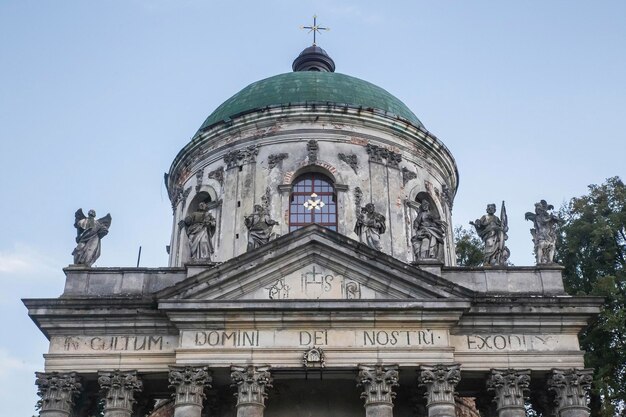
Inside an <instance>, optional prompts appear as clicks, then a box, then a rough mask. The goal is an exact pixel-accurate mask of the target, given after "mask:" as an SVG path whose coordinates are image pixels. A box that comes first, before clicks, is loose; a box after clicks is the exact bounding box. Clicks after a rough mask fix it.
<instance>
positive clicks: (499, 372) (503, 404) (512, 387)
mask: <svg viewBox="0 0 626 417" xmlns="http://www.w3.org/2000/svg"><path fill="white" fill-rule="evenodd" d="M529 386H530V370H528V369H525V370H516V369H492V370H491V375H489V379H487V390H488V391H491V392H493V393H494V400H493V401H494V402H495V403H496V407H497V409H498V410H500V409H501V408H522V409H523V408H524V400H525V399H526V397H527V396H528V392H529V388H528V387H529Z"/></svg>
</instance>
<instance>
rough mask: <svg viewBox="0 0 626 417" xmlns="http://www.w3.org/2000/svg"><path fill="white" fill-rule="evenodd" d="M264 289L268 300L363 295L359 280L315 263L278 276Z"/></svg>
mask: <svg viewBox="0 0 626 417" xmlns="http://www.w3.org/2000/svg"><path fill="white" fill-rule="evenodd" d="M264 290H265V291H267V292H266V293H265V294H266V296H267V297H268V298H269V299H270V300H282V299H297V298H304V299H343V300H358V299H361V298H362V297H363V288H362V287H361V284H360V283H359V282H357V281H355V280H353V279H350V278H347V277H345V276H344V275H341V274H336V273H334V272H332V271H327V270H325V269H324V268H320V267H319V266H316V265H313V266H310V267H308V268H305V269H304V270H302V271H300V272H299V273H298V272H295V273H292V274H289V275H287V276H284V277H282V278H279V279H277V280H275V281H273V282H272V283H271V285H270V286H268V287H265V288H264ZM368 291H371V290H368Z"/></svg>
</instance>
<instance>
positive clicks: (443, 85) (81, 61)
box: [0, 0, 626, 417]
mask: <svg viewBox="0 0 626 417" xmlns="http://www.w3.org/2000/svg"><path fill="white" fill-rule="evenodd" d="M314 13H317V14H318V16H319V21H320V23H322V24H324V25H326V26H330V27H331V29H332V30H331V31H330V32H328V33H324V34H322V35H321V37H320V39H319V44H320V45H321V46H322V47H323V48H325V49H326V50H327V51H328V52H329V53H330V55H331V56H332V57H333V58H334V60H335V62H336V64H337V71H338V72H342V73H346V74H350V75H352V76H356V77H359V78H362V79H365V80H368V81H370V82H373V83H375V84H377V85H379V86H381V87H383V88H385V89H387V90H388V91H389V92H391V93H392V94H394V95H396V96H397V97H399V98H400V99H401V100H403V101H404V102H405V103H406V104H407V105H408V106H409V107H410V108H411V109H412V110H413V111H414V112H415V114H417V116H418V117H419V118H420V119H421V120H422V122H423V123H424V124H425V126H426V128H427V129H429V130H430V131H431V132H432V133H433V134H435V135H436V136H438V137H439V138H440V139H441V140H442V141H443V142H444V143H445V144H446V145H447V146H448V147H449V148H450V150H451V151H452V153H453V155H454V156H455V158H456V161H457V164H458V167H459V172H460V178H461V180H460V188H459V192H458V194H457V197H456V202H455V206H454V211H453V216H454V221H455V224H463V225H467V222H468V221H470V220H473V219H475V218H476V217H479V216H480V215H482V214H483V212H484V209H485V206H486V204H487V203H490V202H496V203H498V204H499V203H500V201H502V200H506V202H507V208H508V213H509V216H510V218H511V223H510V227H511V230H510V232H509V236H510V238H509V247H510V248H511V252H512V256H511V260H512V261H513V263H515V264H516V265H531V264H532V263H533V257H532V243H531V240H530V234H529V231H528V229H529V228H530V223H528V222H524V220H523V214H524V212H526V211H528V210H531V209H532V208H533V204H534V203H535V202H536V201H538V200H539V199H542V198H544V199H546V200H548V202H550V203H553V204H555V205H556V206H560V205H561V204H562V203H563V202H564V201H566V200H568V199H569V198H571V197H573V196H578V195H582V194H584V193H585V192H586V186H587V185H588V184H590V183H601V182H602V181H604V179H605V178H607V177H609V176H614V175H619V176H621V177H622V178H624V177H626V164H625V163H624V162H625V154H626V152H625V151H626V145H625V144H624V136H625V133H624V130H625V129H624V122H625V121H626V2H624V1H599V2H589V1H572V0H561V1H549V2H547V1H539V0H533V1H523V2H522V1H519V2H510V1H509V2H502V1H495V0H494V1H447V0H441V1H428V2H425V1H396V2H390V1H385V2H383V1H362V0H358V1H357V0H352V1H337V0H317V1H298V2H294V1H287V0H283V1H279V0H265V1H246V2H236V1H229V2H226V1H201V0H176V1H175V0H110V1H70V0H65V1H62V2H60V1H32V0H15V1H13V0H0V181H1V185H2V188H1V190H2V198H1V201H2V204H1V205H0V284H1V285H2V291H0V320H1V323H0V324H1V325H2V329H3V331H2V336H0V403H2V404H3V408H2V410H0V417H4V416H6V417H9V416H11V417H13V416H18V415H19V416H30V415H32V414H33V413H34V411H33V405H34V403H35V401H36V398H35V395H34V392H35V388H34V376H33V372H34V371H35V370H42V368H43V359H42V355H41V354H42V353H43V352H44V351H45V350H46V347H47V342H46V340H45V338H44V337H43V335H41V334H40V332H39V330H37V329H36V327H35V326H34V324H33V323H32V322H31V321H30V319H29V318H28V317H27V315H26V310H25V308H24V307H23V305H22V304H21V302H20V298H22V297H56V296H58V295H59V294H60V293H61V291H62V288H63V282H64V275H63V272H62V270H61V268H62V267H64V266H66V265H67V264H69V263H70V262H71V260H72V258H71V255H70V253H71V251H72V249H73V245H74V241H73V239H74V234H75V231H74V228H73V227H72V224H73V213H74V211H75V210H76V209H77V208H79V207H82V208H84V209H85V210H88V209H90V208H95V209H96V210H97V212H98V214H99V215H104V214H106V212H111V214H112V216H113V224H112V227H111V233H110V234H109V235H108V236H107V237H106V238H105V240H104V241H103V255H102V257H101V258H100V260H99V261H98V262H97V264H98V265H99V266H132V265H133V264H134V263H135V260H136V256H137V248H138V246H139V245H142V246H143V257H142V265H143V266H164V265H166V264H167V257H166V253H165V245H167V244H168V243H169V234H170V229H171V209H170V203H169V201H168V199H167V196H166V192H165V189H164V187H163V172H165V171H167V170H168V168H169V165H170V163H171V161H172V159H173V158H174V156H175V155H176V153H177V152H178V151H179V150H180V148H181V147H182V146H183V145H184V144H185V143H186V142H187V141H188V140H189V138H190V137H191V136H192V135H193V134H194V133H195V131H196V129H197V128H198V127H199V126H200V125H201V123H202V122H203V120H204V119H205V118H206V116H207V115H208V114H209V113H211V112H212V111H213V109H215V107H217V106H218V105H219V104H220V103H221V102H222V101H224V100H225V99H227V98H228V97H230V96H231V95H232V94H234V93H236V92H237V91H239V90H240V89H241V88H243V87H244V86H245V85H247V84H249V83H251V82H253V81H256V80H259V79H262V78H265V77H268V76H272V75H275V74H278V73H282V72H288V71H290V69H291V62H292V60H293V58H295V56H296V55H297V54H298V53H299V52H300V51H301V50H302V49H303V48H305V47H306V46H308V45H309V44H310V42H311V41H310V38H309V37H308V36H307V35H306V33H305V32H304V31H301V30H299V26H300V25H303V24H309V23H310V22H311V16H312V15H313V14H314ZM9 410H11V411H10V414H3V413H7V412H9Z"/></svg>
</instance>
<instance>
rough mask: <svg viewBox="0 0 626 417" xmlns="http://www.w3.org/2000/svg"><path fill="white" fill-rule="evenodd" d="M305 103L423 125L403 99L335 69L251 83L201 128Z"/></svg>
mask: <svg viewBox="0 0 626 417" xmlns="http://www.w3.org/2000/svg"><path fill="white" fill-rule="evenodd" d="M305 103H323V104H326V103H335V104H347V105H349V106H354V107H361V106H362V107H363V108H366V109H367V108H374V109H377V110H382V111H385V112H387V113H390V114H391V115H394V116H398V117H400V118H402V119H405V120H407V121H409V122H411V123H412V124H414V125H417V126H420V127H423V125H422V123H421V122H420V121H419V119H418V118H417V116H415V114H413V112H412V111H411V110H409V108H408V107H407V106H406V105H405V104H404V103H403V102H401V101H400V100H398V99H397V98H396V97H394V96H392V95H391V94H389V93H388V92H387V91H385V90H383V89H382V88H380V87H377V86H375V85H374V84H372V83H368V82H367V81H363V80H360V79H358V78H354V77H350V76H348V75H344V74H338V73H335V72H318V71H299V72H289V73H286V74H280V75H276V76H274V77H270V78H266V79H264V80H261V81H257V82H255V83H252V84H250V85H249V86H247V87H246V88H244V89H243V90H241V91H240V92H238V93H237V94H235V95H234V96H232V97H231V98H229V99H228V100H226V101H225V102H224V103H222V105H221V106H219V107H218V108H217V109H216V110H215V111H214V112H213V113H211V115H210V116H209V117H207V119H206V120H205V121H204V123H203V124H202V126H201V127H200V130H203V129H204V128H207V127H209V126H211V125H213V124H215V123H218V122H221V121H223V120H229V119H231V118H232V117H235V116H237V115H239V114H243V113H248V112H251V111H255V110H259V109H263V108H265V107H268V106H277V105H286V104H305Z"/></svg>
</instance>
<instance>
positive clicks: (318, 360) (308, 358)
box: [302, 346, 326, 368]
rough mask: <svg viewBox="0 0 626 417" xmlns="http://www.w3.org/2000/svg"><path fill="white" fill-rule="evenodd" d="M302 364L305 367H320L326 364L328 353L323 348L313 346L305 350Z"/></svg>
mask: <svg viewBox="0 0 626 417" xmlns="http://www.w3.org/2000/svg"><path fill="white" fill-rule="evenodd" d="M302 364H303V365H304V367H305V368H308V367H311V366H315V365H319V366H320V368H323V367H324V366H326V355H325V354H324V351H323V350H322V348H318V347H315V346H313V347H312V348H311V349H309V350H307V351H306V352H304V355H303V356H302Z"/></svg>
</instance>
